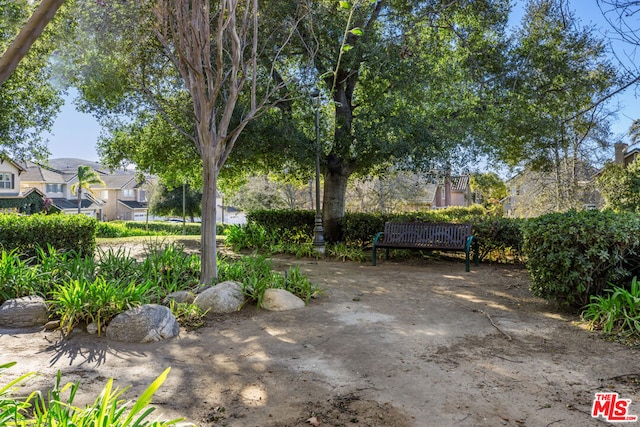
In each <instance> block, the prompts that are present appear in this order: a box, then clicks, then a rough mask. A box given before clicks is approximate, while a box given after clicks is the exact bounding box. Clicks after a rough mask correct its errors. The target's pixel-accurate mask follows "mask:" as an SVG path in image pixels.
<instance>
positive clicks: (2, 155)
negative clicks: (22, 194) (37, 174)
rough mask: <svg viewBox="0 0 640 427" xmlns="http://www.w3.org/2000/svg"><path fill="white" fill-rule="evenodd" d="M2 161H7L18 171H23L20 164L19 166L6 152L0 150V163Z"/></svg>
mask: <svg viewBox="0 0 640 427" xmlns="http://www.w3.org/2000/svg"><path fill="white" fill-rule="evenodd" d="M4 162H8V163H10V164H12V165H13V166H14V167H15V168H16V169H18V172H19V173H22V172H24V168H23V167H22V166H20V165H19V164H18V163H16V162H14V161H13V160H12V159H11V158H10V157H9V156H7V153H5V152H1V153H0V164H2V163H4Z"/></svg>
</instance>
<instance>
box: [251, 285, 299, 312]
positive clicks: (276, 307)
mask: <svg viewBox="0 0 640 427" xmlns="http://www.w3.org/2000/svg"><path fill="white" fill-rule="evenodd" d="M304 306H305V304H304V301H303V300H302V299H300V298H299V297H297V296H295V295H294V294H292V293H291V292H289V291H285V290H284V289H275V288H269V289H267V290H266V291H264V296H263V297H262V305H261V307H262V308H263V309H265V310H269V311H285V310H298V309H300V308H304Z"/></svg>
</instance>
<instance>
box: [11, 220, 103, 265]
mask: <svg viewBox="0 0 640 427" xmlns="http://www.w3.org/2000/svg"><path fill="white" fill-rule="evenodd" d="M96 224H97V221H96V220H95V219H93V218H89V217H87V216H85V215H43V214H37V215H30V216H20V215H17V214H0V247H2V249H3V250H6V251H10V250H14V249H15V250H17V251H18V252H19V253H20V254H22V255H23V256H25V257H33V256H35V255H36V253H37V248H38V247H46V246H47V245H51V246H52V247H53V248H55V249H57V250H59V251H75V252H78V253H82V254H88V255H93V252H94V250H95V246H96Z"/></svg>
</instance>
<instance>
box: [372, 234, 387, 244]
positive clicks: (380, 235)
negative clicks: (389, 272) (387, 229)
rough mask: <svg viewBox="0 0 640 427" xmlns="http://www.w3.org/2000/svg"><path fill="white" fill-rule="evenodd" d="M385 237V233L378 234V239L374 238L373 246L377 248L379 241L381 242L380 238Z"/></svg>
mask: <svg viewBox="0 0 640 427" xmlns="http://www.w3.org/2000/svg"><path fill="white" fill-rule="evenodd" d="M382 236H384V231H379V232H378V233H376V237H374V238H373V246H374V247H375V246H376V243H378V240H380V238H381V237H382Z"/></svg>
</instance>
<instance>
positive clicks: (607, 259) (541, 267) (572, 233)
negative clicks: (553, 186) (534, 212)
mask: <svg viewBox="0 0 640 427" xmlns="http://www.w3.org/2000/svg"><path fill="white" fill-rule="evenodd" d="M523 235H524V247H523V250H524V254H525V255H526V257H527V268H528V270H529V273H530V275H531V279H532V284H531V291H532V292H533V293H534V295H536V296H539V297H542V298H544V299H547V300H549V301H553V302H555V303H556V304H558V305H559V306H562V307H566V308H579V307H582V306H584V305H585V304H587V303H589V300H590V297H591V296H592V295H599V294H601V293H602V292H603V291H604V289H605V288H607V287H609V286H610V285H611V284H615V285H618V286H621V287H625V286H626V285H625V283H626V282H628V281H629V280H628V279H629V278H630V276H631V275H632V274H634V271H637V269H638V266H639V264H640V262H639V261H638V260H637V258H638V255H639V254H640V219H639V218H638V216H637V215H635V214H632V213H614V212H612V211H602V212H600V211H595V210H593V211H569V212H565V213H553V214H548V215H543V216H540V217H538V218H533V219H530V220H528V221H527V222H526V223H525V224H524V227H523Z"/></svg>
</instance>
